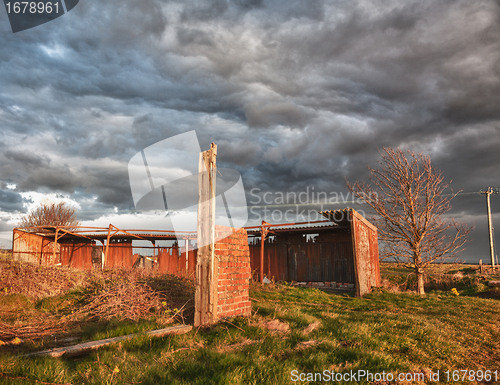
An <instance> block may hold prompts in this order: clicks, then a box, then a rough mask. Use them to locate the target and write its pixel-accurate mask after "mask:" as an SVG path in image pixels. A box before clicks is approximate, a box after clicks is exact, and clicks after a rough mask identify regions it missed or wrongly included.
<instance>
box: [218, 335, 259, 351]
mask: <svg viewBox="0 0 500 385" xmlns="http://www.w3.org/2000/svg"><path fill="white" fill-rule="evenodd" d="M259 342H262V340H249V339H248V338H246V339H244V340H243V341H241V342H238V343H236V344H231V345H223V346H221V347H219V348H217V352H219V353H229V352H232V351H234V350H237V349H240V348H242V347H245V346H248V345H253V344H257V343H259Z"/></svg>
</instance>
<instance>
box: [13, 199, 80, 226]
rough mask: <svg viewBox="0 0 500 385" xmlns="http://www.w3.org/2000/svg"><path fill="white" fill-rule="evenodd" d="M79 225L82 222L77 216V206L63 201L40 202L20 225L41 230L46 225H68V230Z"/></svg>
mask: <svg viewBox="0 0 500 385" xmlns="http://www.w3.org/2000/svg"><path fill="white" fill-rule="evenodd" d="M79 225H80V222H79V221H78V220H77V218H76V208H75V207H73V206H71V205H69V204H68V203H66V202H64V201H61V202H44V203H42V204H40V206H38V207H36V208H35V209H33V210H31V211H30V212H29V213H28V214H26V216H25V217H24V218H23V219H22V220H21V223H20V224H19V227H26V228H29V230H30V231H37V232H41V231H43V227H44V226H68V227H66V229H67V230H74V229H75V228H76V227H77V226H79Z"/></svg>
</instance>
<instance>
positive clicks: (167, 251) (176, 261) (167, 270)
mask: <svg viewBox="0 0 500 385" xmlns="http://www.w3.org/2000/svg"><path fill="white" fill-rule="evenodd" d="M196 257H197V250H193V249H191V248H190V249H189V252H188V259H187V260H186V251H185V248H184V247H183V248H181V252H180V253H179V248H177V247H162V248H159V249H158V271H159V272H160V273H162V274H174V275H177V276H179V277H180V276H193V277H194V274H195V270H196Z"/></svg>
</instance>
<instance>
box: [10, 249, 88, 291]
mask: <svg viewBox="0 0 500 385" xmlns="http://www.w3.org/2000/svg"><path fill="white" fill-rule="evenodd" d="M88 276H89V272H84V271H75V270H71V269H69V268H65V267H56V266H38V265H35V264H31V263H23V262H17V261H12V260H6V259H3V258H0V291H1V292H2V293H4V294H23V295H26V296H28V297H31V298H34V299H36V300H39V299H42V298H46V297H52V296H55V295H60V294H63V293H65V292H67V291H68V290H69V289H71V288H73V287H75V286H82V285H84V283H85V281H86V279H87V278H88Z"/></svg>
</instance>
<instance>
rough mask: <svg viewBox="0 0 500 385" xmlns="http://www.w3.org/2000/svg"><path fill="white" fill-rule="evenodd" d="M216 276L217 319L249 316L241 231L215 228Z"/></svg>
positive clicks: (244, 244) (247, 257) (245, 244)
mask: <svg viewBox="0 0 500 385" xmlns="http://www.w3.org/2000/svg"><path fill="white" fill-rule="evenodd" d="M215 232H216V234H215V239H220V240H219V241H218V242H217V243H216V244H215V257H216V258H217V259H218V262H219V264H218V265H219V269H218V274H217V281H218V282H217V286H218V295H217V318H218V319H220V318H224V317H234V316H250V315H251V312H252V306H251V303H250V299H249V283H250V279H251V269H250V250H249V248H248V235H247V232H246V230H245V229H236V228H231V227H224V226H215Z"/></svg>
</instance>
